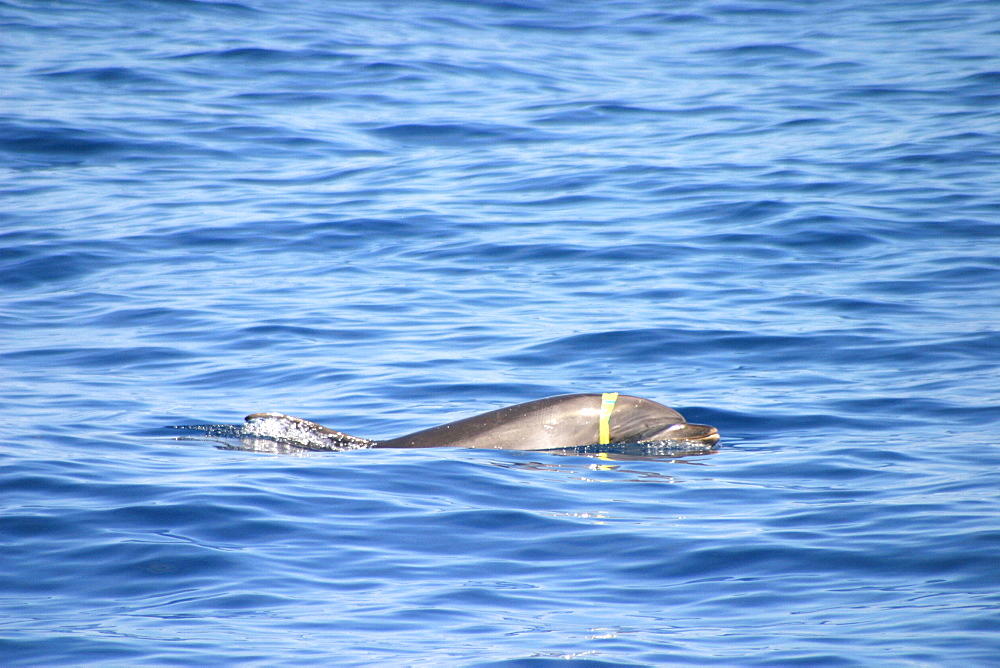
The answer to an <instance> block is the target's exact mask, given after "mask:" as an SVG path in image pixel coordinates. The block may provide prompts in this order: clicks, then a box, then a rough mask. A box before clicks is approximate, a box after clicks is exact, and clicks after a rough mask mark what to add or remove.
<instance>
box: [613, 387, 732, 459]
mask: <svg viewBox="0 0 1000 668" xmlns="http://www.w3.org/2000/svg"><path fill="white" fill-rule="evenodd" d="M611 436H612V441H615V442H618V443H626V442H633V443H635V442H638V443H647V442H653V441H679V442H684V443H691V444H698V445H701V446H706V447H709V446H712V445H714V444H715V443H716V442H718V440H719V431H718V430H717V429H716V428H715V427H709V426H708V425H705V424H691V423H689V422H686V421H685V420H684V416H683V415H681V414H680V413H678V412H677V411H675V410H674V409H673V408H669V407H667V406H664V405H663V404H658V403H656V402H655V401H650V400H649V399H642V398H640V397H632V396H629V395H621V396H620V397H618V405H617V406H616V407H615V410H614V412H613V413H611Z"/></svg>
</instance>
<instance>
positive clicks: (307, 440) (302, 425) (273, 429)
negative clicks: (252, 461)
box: [246, 413, 375, 450]
mask: <svg viewBox="0 0 1000 668" xmlns="http://www.w3.org/2000/svg"><path fill="white" fill-rule="evenodd" d="M246 429H247V431H248V432H249V435H252V436H255V437H258V438H266V439H270V440H272V441H277V442H278V443H286V444H288V445H294V446H296V447H299V448H306V449H307V450H357V449H359V448H370V447H373V446H374V445H375V441H372V440H370V439H367V438H361V437H360V436H351V435H350V434H344V433H342V432H339V431H334V430H333V429H330V428H329V427H324V426H323V425H321V424H316V423H315V422H310V421H309V420H303V419H302V418H297V417H292V416H291V415H285V414H284V413H254V414H253V415H248V416H246Z"/></svg>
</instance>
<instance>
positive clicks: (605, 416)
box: [597, 392, 618, 445]
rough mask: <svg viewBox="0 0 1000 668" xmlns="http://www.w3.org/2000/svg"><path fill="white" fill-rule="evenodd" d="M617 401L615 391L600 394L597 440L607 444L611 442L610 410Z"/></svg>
mask: <svg viewBox="0 0 1000 668" xmlns="http://www.w3.org/2000/svg"><path fill="white" fill-rule="evenodd" d="M617 402H618V393H617V392H605V393H604V394H602V395H601V421H600V422H599V423H598V425H597V436H598V438H599V439H600V440H599V441H598V442H599V443H600V444H601V445H607V444H608V443H610V442H611V424H610V423H611V411H613V410H614V409H615V403H617Z"/></svg>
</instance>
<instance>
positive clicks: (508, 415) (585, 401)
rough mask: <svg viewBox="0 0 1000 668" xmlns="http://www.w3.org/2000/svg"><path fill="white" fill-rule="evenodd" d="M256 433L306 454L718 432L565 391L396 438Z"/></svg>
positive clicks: (282, 428)
mask: <svg viewBox="0 0 1000 668" xmlns="http://www.w3.org/2000/svg"><path fill="white" fill-rule="evenodd" d="M246 421H247V427H248V429H250V430H251V431H253V432H254V433H255V434H256V435H259V436H264V437H269V438H277V440H280V441H283V442H286V443H290V444H293V445H295V446H297V447H302V448H307V449H310V450H354V449H358V448H433V447H453V448H496V449H505V450H558V449H565V448H578V447H583V446H591V445H606V444H613V443H647V442H658V443H662V442H674V443H679V444H684V445H689V446H697V447H699V448H703V449H708V448H710V447H711V446H712V445H714V444H715V443H716V442H717V441H718V440H719V432H718V431H717V430H716V429H715V427H709V426H707V425H701V424H690V423H688V422H686V421H685V420H684V416H683V415H681V414H680V413H678V412H677V411H675V410H674V409H672V408H668V407H666V406H664V405H663V404H658V403H656V402H655V401H650V400H649V399H640V398H639V397H632V396H629V395H626V394H622V395H619V394H618V393H615V392H612V393H605V394H566V395H561V396H557V397H549V398H547V399H538V400H536V401H529V402H527V403H524V404H518V405H516V406H508V407H507V408H500V409H497V410H494V411H490V412H488V413H483V414H482V415H476V416H473V417H469V418H465V419H463V420H457V421H455V422H449V423H448V424H443V425H440V426H438V427H431V428H430V429H424V430H422V431H418V432H414V433H412V434H408V435H406V436H400V437H399V438H391V439H388V440H385V441H374V440H371V439H367V438H361V437H358V436H351V435H349V434H344V433H341V432H339V431H334V430H333V429H330V428H328V427H324V426H322V425H319V424H316V423H315V422H310V421H309V420H303V419H302V418H296V417H291V416H289V415H284V414H282V413H254V414H253V415H248V416H247V417H246Z"/></svg>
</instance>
